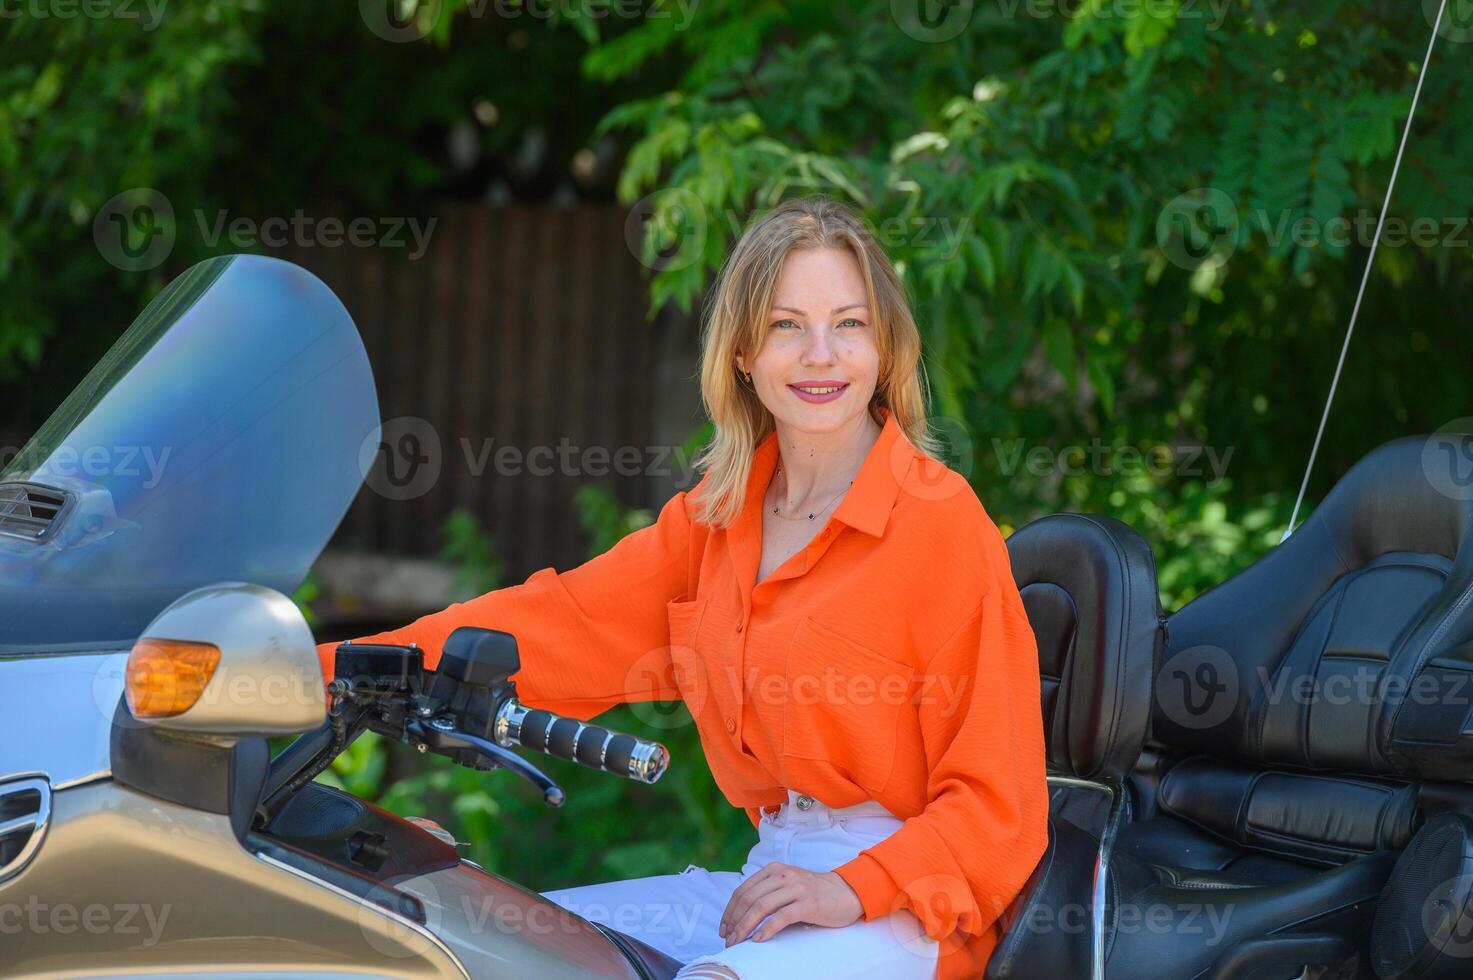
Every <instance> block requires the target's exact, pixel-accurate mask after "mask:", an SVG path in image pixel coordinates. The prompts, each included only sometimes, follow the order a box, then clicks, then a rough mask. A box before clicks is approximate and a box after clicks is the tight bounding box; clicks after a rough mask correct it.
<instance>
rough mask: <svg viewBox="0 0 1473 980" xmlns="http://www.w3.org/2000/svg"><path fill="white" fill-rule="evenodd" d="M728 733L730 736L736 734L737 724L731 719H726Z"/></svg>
mask: <svg viewBox="0 0 1473 980" xmlns="http://www.w3.org/2000/svg"><path fill="white" fill-rule="evenodd" d="M726 731H727V732H728V733H729V734H735V733H736V722H734V721H732V720H731V719H730V718H728V719H726Z"/></svg>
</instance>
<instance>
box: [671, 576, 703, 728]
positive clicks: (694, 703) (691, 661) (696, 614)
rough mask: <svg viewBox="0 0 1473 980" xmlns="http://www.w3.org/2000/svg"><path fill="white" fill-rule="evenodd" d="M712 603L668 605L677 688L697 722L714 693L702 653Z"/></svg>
mask: <svg viewBox="0 0 1473 980" xmlns="http://www.w3.org/2000/svg"><path fill="white" fill-rule="evenodd" d="M709 603H710V600H709V599H675V600H671V601H670V602H667V603H666V604H665V614H666V618H667V619H668V621H669V625H670V666H671V669H672V671H673V674H674V681H675V687H676V689H677V690H678V691H679V692H680V699H681V700H682V701H684V702H685V706H686V710H688V711H689V712H690V715H691V717H692V718H695V719H699V718H700V717H701V713H702V712H703V711H704V710H705V707H706V704H707V702H708V701H709V700H710V693H711V684H710V678H709V677H708V676H707V673H706V667H705V664H704V663H703V662H702V657H701V654H700V652H699V650H700V646H699V643H700V631H701V620H702V619H703V618H704V616H705V612H706V606H707V605H708V604H709Z"/></svg>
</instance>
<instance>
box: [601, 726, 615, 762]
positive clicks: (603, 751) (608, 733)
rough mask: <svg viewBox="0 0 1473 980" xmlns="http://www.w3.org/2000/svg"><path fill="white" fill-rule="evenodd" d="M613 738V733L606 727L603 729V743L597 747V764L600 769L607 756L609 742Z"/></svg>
mask: <svg viewBox="0 0 1473 980" xmlns="http://www.w3.org/2000/svg"><path fill="white" fill-rule="evenodd" d="M613 740H614V733H613V732H611V731H609V730H608V729H607V728H605V729H604V744H602V745H600V746H599V747H598V765H599V768H600V769H602V768H603V766H604V762H605V761H606V760H607V759H608V757H609V743H610V742H612V741H613Z"/></svg>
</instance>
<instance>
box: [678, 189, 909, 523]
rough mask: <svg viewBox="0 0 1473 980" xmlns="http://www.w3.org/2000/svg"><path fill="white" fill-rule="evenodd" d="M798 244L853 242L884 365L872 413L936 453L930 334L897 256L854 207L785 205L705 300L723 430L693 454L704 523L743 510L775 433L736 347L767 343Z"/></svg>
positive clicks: (737, 253) (706, 382)
mask: <svg viewBox="0 0 1473 980" xmlns="http://www.w3.org/2000/svg"><path fill="white" fill-rule="evenodd" d="M797 248H848V249H850V250H851V251H852V252H853V253H854V257H855V258H856V259H857V260H858V262H859V268H860V271H861V273H862V274H863V276H864V285H865V292H866V300H867V302H868V305H869V308H870V316H871V322H872V323H873V324H874V326H875V346H876V347H877V348H878V349H879V355H880V371H879V378H878V380H877V381H876V383H875V393H874V397H873V398H871V399H870V405H869V410H870V413H871V414H872V415H873V416H874V417H875V421H877V422H879V421H881V418H880V416H879V413H878V411H877V409H878V408H879V407H880V406H883V407H885V408H888V409H889V410H890V412H891V414H892V415H894V417H895V422H896V424H897V425H899V426H900V429H901V431H902V432H904V433H905V435H906V438H908V439H909V440H910V441H911V443H913V444H914V445H915V446H916V448H918V449H920V450H921V451H923V452H926V453H929V454H930V455H933V456H935V455H937V449H938V447H937V443H936V440H935V439H934V438H933V437H932V436H931V435H930V433H929V430H928V429H927V425H926V406H925V397H924V389H923V387H922V385H921V378H920V372H921V370H922V366H921V337H920V332H919V331H918V330H917V329H916V324H915V318H914V317H913V316H912V315H911V312H910V304H909V302H908V301H907V299H906V295H905V287H904V285H903V284H902V283H901V281H900V277H899V276H898V275H897V274H896V272H895V267H894V266H893V265H892V264H891V263H890V259H889V257H888V256H887V255H886V254H885V253H884V251H883V250H882V249H881V248H880V246H879V245H878V244H876V243H875V240H874V238H873V236H871V235H870V233H869V230H868V229H867V228H866V227H865V226H864V224H863V223H862V222H861V221H860V220H859V218H857V217H856V216H855V215H854V213H853V212H852V211H850V210H849V209H848V208H847V207H845V206H844V205H842V204H840V203H838V202H837V201H833V200H830V199H828V198H825V197H811V198H802V199H795V200H790V201H785V202H783V203H782V204H779V205H778V206H777V207H775V208H773V209H772V210H771V211H768V212H767V213H766V214H763V215H761V216H759V217H757V218H756V219H754V220H753V221H752V222H750V223H749V224H748V225H747V228H746V230H745V231H744V232H743V233H742V237H741V238H740V239H739V240H738V241H737V243H736V245H735V246H734V247H733V248H732V250H731V254H730V255H728V256H727V258H726V263H725V265H723V267H722V269H721V274H720V277H719V278H718V280H717V284H716V288H715V290H714V291H713V293H712V295H711V298H710V300H709V301H708V302H707V304H706V310H705V322H704V325H703V329H702V332H701V400H702V401H703V402H704V404H705V406H706V413H707V414H708V415H709V416H710V417H711V421H712V422H713V423H714V425H715V430H716V431H715V435H714V436H713V437H712V439H711V441H710V442H709V443H707V444H706V446H705V447H704V448H703V449H702V450H701V452H700V453H699V454H698V455H697V456H696V458H695V460H694V464H695V467H696V469H697V470H698V471H700V472H702V473H704V474H705V477H706V479H705V480H704V481H703V482H704V487H703V488H702V490H701V491H700V493H699V494H698V495H697V496H696V515H695V516H696V519H697V520H699V521H701V522H702V523H705V524H710V525H714V526H727V525H729V524H731V522H732V521H734V520H735V519H736V517H737V515H738V514H739V513H740V512H741V508H742V503H743V501H744V499H745V496H746V487H747V480H748V478H749V476H750V474H751V470H752V456H753V451H754V450H755V449H756V447H757V445H758V443H760V442H761V441H762V440H763V439H764V438H766V436H767V435H768V434H769V433H770V432H772V431H773V418H772V413H770V412H769V411H768V410H767V409H766V407H764V406H763V404H762V402H761V401H760V400H758V398H757V392H756V391H755V390H754V389H753V388H752V387H751V386H750V385H747V384H745V383H744V382H743V381H742V380H740V375H739V372H738V370H737V365H736V351H737V350H738V349H739V348H740V349H741V350H743V351H746V352H747V354H748V356H752V355H755V354H756V352H757V351H758V349H759V348H761V346H762V338H763V334H764V333H765V331H766V327H767V317H768V314H769V312H770V310H771V307H772V294H773V291H774V289H775V287H776V284H777V279H778V274H779V273H780V272H781V271H782V266H783V261H784V259H786V258H787V255H788V253H789V252H790V251H792V250H793V249H797Z"/></svg>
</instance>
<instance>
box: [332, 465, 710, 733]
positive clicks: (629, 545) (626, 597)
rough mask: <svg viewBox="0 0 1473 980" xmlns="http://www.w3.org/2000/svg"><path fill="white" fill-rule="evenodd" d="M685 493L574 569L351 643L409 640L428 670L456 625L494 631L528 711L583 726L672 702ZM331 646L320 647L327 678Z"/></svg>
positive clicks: (546, 573)
mask: <svg viewBox="0 0 1473 980" xmlns="http://www.w3.org/2000/svg"><path fill="white" fill-rule="evenodd" d="M686 496H687V493H686V492H682V493H678V494H676V495H675V496H674V497H673V498H671V499H670V500H669V501H668V502H667V503H666V504H665V506H664V507H663V508H662V509H661V511H660V515H659V518H658V519H657V520H656V521H655V523H653V524H650V525H648V526H646V527H643V528H640V529H639V530H637V531H634V532H632V533H630V534H628V535H626V536H625V537H623V538H622V539H620V540H619V541H618V542H617V543H616V544H615V545H614V546H613V547H612V548H610V549H609V550H608V551H606V552H604V553H603V554H601V555H598V556H597V557H594V558H592V559H590V560H588V561H587V562H584V563H583V564H582V565H579V566H578V567H576V568H572V569H569V570H568V571H566V572H558V571H555V570H554V569H552V568H543V569H541V570H539V571H537V572H534V573H533V574H532V575H531V576H530V577H529V578H528V579H527V580H526V581H525V582H523V583H521V584H520V585H513V586H508V587H506V588H502V589H496V590H494V591H492V592H488V593H486V594H485V595H482V596H479V597H477V598H475V599H471V600H469V601H467V602H462V603H456V604H454V605H452V606H450V607H448V608H446V609H443V610H441V611H440V612H437V613H432V614H430V615H428V616H424V617H422V618H420V619H417V620H415V621H414V622H412V623H410V624H409V625H407V626H404V627H402V628H400V629H395V630H389V631H387V632H384V633H377V634H374V635H372V636H364V637H359V638H357V640H356V641H355V642H361V643H393V644H402V645H408V644H415V645H417V646H419V647H420V648H421V649H422V650H423V651H424V656H425V665H426V666H427V667H429V668H431V669H433V668H434V667H435V665H436V664H437V663H438V662H439V659H440V652H441V649H442V648H443V647H444V645H445V640H446V638H447V637H449V636H450V634H451V633H452V632H454V631H455V630H456V629H458V628H460V627H462V626H480V627H486V628H489V629H499V630H503V631H505V632H507V633H510V634H512V635H513V636H515V637H516V639H517V652H518V655H519V657H520V659H521V667H520V669H518V670H517V672H516V673H514V674H512V675H511V680H512V681H513V682H514V683H515V684H516V686H517V694H518V697H519V698H520V699H521V700H522V702H523V703H525V704H528V705H530V706H532V707H538V708H545V709H547V710H550V711H556V712H558V713H560V714H565V715H569V716H570V717H574V718H578V719H581V720H587V719H588V718H591V717H593V716H594V715H596V714H599V713H602V712H603V711H606V710H608V709H609V708H612V707H614V706H615V705H617V704H621V703H624V702H628V701H648V700H674V699H677V698H679V696H680V694H679V691H678V690H677V689H676V687H675V684H674V679H673V668H672V666H671V663H670V654H669V643H670V630H669V622H668V620H667V618H666V604H667V603H668V602H669V601H670V600H672V599H677V598H680V597H681V596H683V595H685V594H686V592H687V590H688V589H689V587H690V572H691V569H690V561H691V536H692V533H693V528H694V527H695V526H696V525H694V524H693V523H692V521H691V519H690V516H689V514H688V512H687V509H686ZM336 649H337V644H335V643H325V644H322V645H320V646H319V647H318V656H319V659H320V660H321V661H322V665H323V675H324V677H325V678H327V679H329V680H330V679H331V677H332V664H333V658H334V655H335V651H336Z"/></svg>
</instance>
